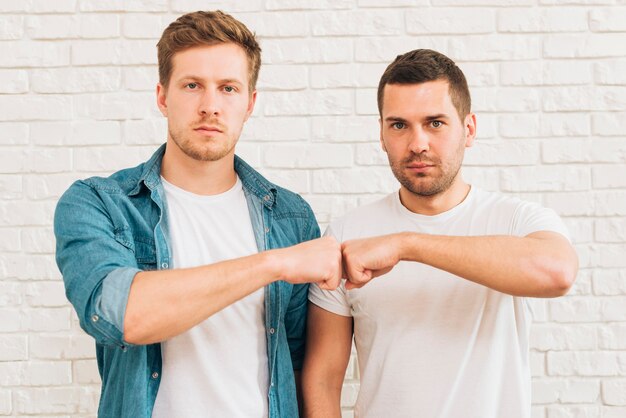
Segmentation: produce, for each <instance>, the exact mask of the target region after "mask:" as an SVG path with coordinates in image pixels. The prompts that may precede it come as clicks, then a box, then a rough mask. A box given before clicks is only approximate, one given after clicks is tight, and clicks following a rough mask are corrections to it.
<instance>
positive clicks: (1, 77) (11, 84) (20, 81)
mask: <svg viewBox="0 0 626 418" xmlns="http://www.w3.org/2000/svg"><path fill="white" fill-rule="evenodd" d="M26 92H28V73H27V72H26V71H24V70H0V94H17V93H26Z"/></svg>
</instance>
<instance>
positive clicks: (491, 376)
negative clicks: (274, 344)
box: [309, 187, 567, 418]
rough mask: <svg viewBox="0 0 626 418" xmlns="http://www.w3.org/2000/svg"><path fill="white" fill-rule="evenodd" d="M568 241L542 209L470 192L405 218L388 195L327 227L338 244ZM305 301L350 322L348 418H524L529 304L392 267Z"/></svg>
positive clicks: (414, 266)
mask: <svg viewBox="0 0 626 418" xmlns="http://www.w3.org/2000/svg"><path fill="white" fill-rule="evenodd" d="M543 230H549V231H556V232H559V233H561V234H563V235H565V236H567V230H566V229H565V226H564V225H563V223H562V222H561V220H560V219H559V217H558V216H557V215H556V213H554V212H553V211H552V210H550V209H545V208H542V207H540V206H539V205H537V204H534V203H529V202H523V201H521V200H519V199H516V198H511V197H506V196H504V195H501V194H497V193H490V192H485V191H483V190H479V189H476V188H475V187H472V189H471V191H470V193H469V194H468V196H467V197H466V199H465V200H464V201H463V202H462V203H460V204H459V205H458V206H456V207H454V208H452V209H450V210H449V211H447V212H444V213H441V214H438V215H435V216H425V215H419V214H416V213H413V212H411V211H409V210H408V209H407V208H405V207H404V206H403V205H402V204H401V202H400V199H399V194H398V193H397V192H396V193H393V194H391V195H389V196H387V197H385V198H384V199H382V200H379V201H377V202H375V203H372V204H370V205H367V206H363V207H360V208H358V209H356V210H354V211H352V212H351V213H349V214H347V215H346V216H344V217H343V218H341V219H339V220H337V221H335V222H333V223H332V224H331V225H330V227H329V231H327V233H330V234H332V235H334V236H335V237H336V238H337V240H338V241H340V242H342V241H346V240H349V239H354V238H364V237H370V236H377V235H385V234H390V233H395V232H401V231H414V232H420V233H426V234H436V235H456V236H478V235H513V236H520V237H521V236H525V235H528V234H530V233H532V232H536V231H543ZM309 300H310V301H311V302H313V303H314V304H316V305H318V306H320V307H322V308H324V309H326V310H328V311H330V312H333V313H336V314H338V315H343V316H352V317H353V319H354V340H355V344H356V348H357V353H358V365H359V372H360V380H361V388H360V392H359V395H358V399H357V401H356V406H355V416H356V417H359V418H364V417H394V418H403V417H420V418H458V417H463V418H472V417H475V418H501V417H507V418H518V417H519V418H521V417H523V418H528V417H530V407H531V400H530V395H531V388H530V368H529V364H528V338H529V325H530V322H531V313H530V311H529V308H528V305H527V300H526V299H525V298H521V297H513V296H510V295H507V294H504V293H500V292H497V291H495V290H491V289H489V288H487V287H485V286H482V285H479V284H476V283H473V282H471V281H469V280H465V279H462V278H460V277H458V276H455V275H453V274H450V273H447V272H445V271H443V270H439V269H436V268H434V267H430V266H428V265H425V264H421V263H416V262H400V263H399V264H398V265H396V266H395V267H394V269H393V270H392V271H391V272H390V273H388V274H386V275H384V276H381V277H378V278H375V279H374V280H372V281H371V282H370V283H368V284H367V285H365V286H364V287H362V288H361V289H355V290H349V291H347V290H346V288H345V281H344V282H343V283H342V284H341V286H340V287H339V288H338V289H337V290H335V291H323V290H321V289H320V288H319V287H317V286H313V285H312V286H311V288H310V292H309Z"/></svg>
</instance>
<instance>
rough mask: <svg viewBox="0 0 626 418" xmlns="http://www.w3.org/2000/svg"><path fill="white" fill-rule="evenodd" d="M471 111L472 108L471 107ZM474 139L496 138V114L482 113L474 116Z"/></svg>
mask: <svg viewBox="0 0 626 418" xmlns="http://www.w3.org/2000/svg"><path fill="white" fill-rule="evenodd" d="M472 111H473V109H472ZM476 121H477V123H476V129H477V131H476V132H477V136H476V139H477V140H479V141H482V140H483V139H496V138H499V136H498V133H497V132H498V118H497V116H496V115H490V114H488V113H484V114H481V115H478V116H477V117H476Z"/></svg>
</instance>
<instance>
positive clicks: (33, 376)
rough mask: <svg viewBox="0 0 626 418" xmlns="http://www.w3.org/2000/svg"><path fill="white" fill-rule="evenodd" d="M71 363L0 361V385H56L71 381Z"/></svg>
mask: <svg viewBox="0 0 626 418" xmlns="http://www.w3.org/2000/svg"><path fill="white" fill-rule="evenodd" d="M70 372H71V363H70V362H69V361H65V362H61V361H56V362H40V361H35V362H33V361H23V362H14V363H0V385H3V386H58V385H66V384H69V383H71V380H72V379H71V373H70Z"/></svg>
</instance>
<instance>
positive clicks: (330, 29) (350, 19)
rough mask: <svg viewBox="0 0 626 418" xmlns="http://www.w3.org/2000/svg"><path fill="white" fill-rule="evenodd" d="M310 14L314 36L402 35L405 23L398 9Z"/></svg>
mask: <svg viewBox="0 0 626 418" xmlns="http://www.w3.org/2000/svg"><path fill="white" fill-rule="evenodd" d="M407 13H410V12H407ZM309 16H310V24H311V32H312V34H313V35H314V36H346V35H352V36H372V35H378V36H381V35H400V34H401V29H400V28H401V27H402V23H403V22H402V14H401V13H400V12H398V11H396V10H385V11H380V10H376V11H372V10H356V11H355V10H350V11H324V12H313V13H310V14H309Z"/></svg>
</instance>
